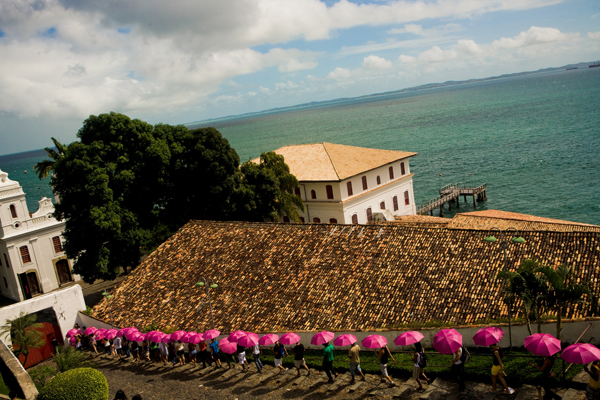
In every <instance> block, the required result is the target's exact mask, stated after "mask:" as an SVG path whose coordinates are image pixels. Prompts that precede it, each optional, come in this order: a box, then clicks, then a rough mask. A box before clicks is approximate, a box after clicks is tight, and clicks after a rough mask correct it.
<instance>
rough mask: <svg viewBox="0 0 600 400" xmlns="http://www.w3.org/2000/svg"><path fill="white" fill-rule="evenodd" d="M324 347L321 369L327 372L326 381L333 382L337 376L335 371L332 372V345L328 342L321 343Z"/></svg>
mask: <svg viewBox="0 0 600 400" xmlns="http://www.w3.org/2000/svg"><path fill="white" fill-rule="evenodd" d="M323 346H325V348H324V349H323V370H325V373H326V374H327V378H329V380H328V381H327V382H328V383H333V382H335V378H337V373H335V372H333V360H334V358H335V356H334V354H333V345H332V344H331V343H329V342H327V343H323Z"/></svg>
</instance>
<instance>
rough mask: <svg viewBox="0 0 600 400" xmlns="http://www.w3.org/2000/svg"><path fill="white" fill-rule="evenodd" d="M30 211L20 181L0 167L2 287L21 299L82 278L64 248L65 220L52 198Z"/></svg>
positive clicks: (0, 283)
mask: <svg viewBox="0 0 600 400" xmlns="http://www.w3.org/2000/svg"><path fill="white" fill-rule="evenodd" d="M39 204H40V205H39V209H38V210H37V211H36V212H35V213H30V212H29V210H28V209H27V202H26V201H25V193H24V192H23V188H22V187H21V186H20V185H19V183H18V182H15V181H12V180H10V179H8V174H7V173H6V172H3V171H2V170H0V276H1V278H0V290H1V293H2V295H3V296H5V297H8V298H11V299H14V300H17V301H21V300H25V299H30V298H32V297H34V296H36V295H40V294H42V293H48V292H50V291H51V290H54V289H56V288H58V287H60V286H62V285H64V284H66V283H69V282H73V281H74V280H79V276H78V275H73V273H72V272H71V261H70V260H68V259H67V257H66V256H65V253H64V252H63V247H62V242H63V239H62V236H61V235H62V232H63V229H64V227H65V224H64V222H59V221H57V220H56V219H55V218H54V217H53V215H52V213H53V212H54V204H52V200H51V199H48V198H46V197H43V198H42V199H41V200H40V201H39Z"/></svg>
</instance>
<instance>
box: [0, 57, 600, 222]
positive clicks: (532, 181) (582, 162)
mask: <svg viewBox="0 0 600 400" xmlns="http://www.w3.org/2000/svg"><path fill="white" fill-rule="evenodd" d="M599 93H600V68H594V69H589V68H582V69H579V70H572V71H558V72H547V73H539V74H535V75H526V76H518V77H510V78H505V79H498V80H489V81H484V82H477V83H472V84H464V85H457V86H452V87H445V88H437V89H430V90H422V91H416V92H407V93H399V94H390V95H382V96H373V97H369V98H361V99H350V100H340V101H335V102H329V103H326V104H315V105H309V106H303V107H297V108H295V109H291V110H285V111H277V112H265V113H261V114H258V115H252V116H245V117H234V118H228V119H222V120H217V121H211V122H206V123H203V124H198V125H196V126H214V127H216V128H217V129H219V130H220V131H221V133H222V134H223V135H224V136H225V137H226V138H227V139H228V140H229V142H230V144H231V145H232V146H233V147H234V148H235V149H236V150H237V152H238V154H239V155H240V159H241V160H242V162H243V161H246V160H248V159H250V158H254V157H257V156H258V155H260V153H261V152H262V151H269V150H274V149H277V148H279V147H281V146H285V145H289V144H302V143H314V142H332V143H341V144H348V145H353V146H364V147H372V148H379V149H392V150H405V151H415V152H418V153H419V154H418V155H417V156H416V157H413V158H412V159H411V162H410V163H411V171H412V172H413V173H414V174H415V175H414V178H413V182H414V190H415V200H416V202H417V204H419V203H421V202H424V201H426V200H428V199H430V198H433V197H435V196H437V194H438V193H437V191H438V189H439V187H441V186H443V185H444V184H447V183H451V182H452V183H457V182H466V183H468V184H480V183H484V182H485V183H487V187H488V190H487V198H488V200H487V201H486V202H481V203H478V204H477V209H478V210H481V209H500V210H506V211H512V212H518V213H525V214H533V215H538V216H542V217H548V218H556V219H564V220H570V221H577V222H584V223H590V224H597V225H600V184H599V182H600V126H599V125H600V99H599V95H598V94H599ZM48 142H49V143H40V144H39V145H40V147H43V146H47V145H49V144H50V143H51V142H50V139H48ZM43 158H44V152H29V153H21V154H17V155H10V156H2V157H0V169H2V170H4V171H7V172H9V173H10V175H9V177H10V178H11V179H14V180H18V181H19V182H21V184H22V185H23V187H24V189H25V192H26V193H27V194H28V205H29V207H30V211H34V210H36V209H37V200H39V196H40V195H45V196H50V195H51V190H50V188H49V186H48V180H45V181H39V180H38V178H37V177H36V176H35V174H34V173H33V171H32V167H33V165H34V164H35V163H36V162H37V161H38V160H40V159H43ZM24 170H27V171H28V174H24V173H23V171H24ZM13 171H14V172H13ZM32 194H33V196H32ZM471 210H473V208H472V203H470V202H467V203H466V204H465V203H462V202H461V206H460V210H459V211H461V212H465V211H471ZM454 211H456V210H455V209H454V208H453V212H454ZM436 213H437V211H436ZM444 214H445V216H452V215H453V213H449V212H448V210H447V209H446V211H445V213H444ZM434 215H436V214H434Z"/></svg>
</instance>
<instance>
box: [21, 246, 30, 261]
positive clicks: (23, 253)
mask: <svg viewBox="0 0 600 400" xmlns="http://www.w3.org/2000/svg"><path fill="white" fill-rule="evenodd" d="M19 252H20V253H21V260H23V264H27V263H30V262H31V256H30V255H29V249H28V248H27V246H21V247H19Z"/></svg>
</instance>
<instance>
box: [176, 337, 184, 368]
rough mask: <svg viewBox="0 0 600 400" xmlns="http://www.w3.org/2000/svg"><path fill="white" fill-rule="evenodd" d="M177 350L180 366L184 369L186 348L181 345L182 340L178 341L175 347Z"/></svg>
mask: <svg viewBox="0 0 600 400" xmlns="http://www.w3.org/2000/svg"><path fill="white" fill-rule="evenodd" d="M175 350H176V351H177V353H176V354H177V360H179V365H181V366H182V367H183V366H184V365H185V346H184V345H183V343H181V340H178V341H177V344H176V345H175Z"/></svg>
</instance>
